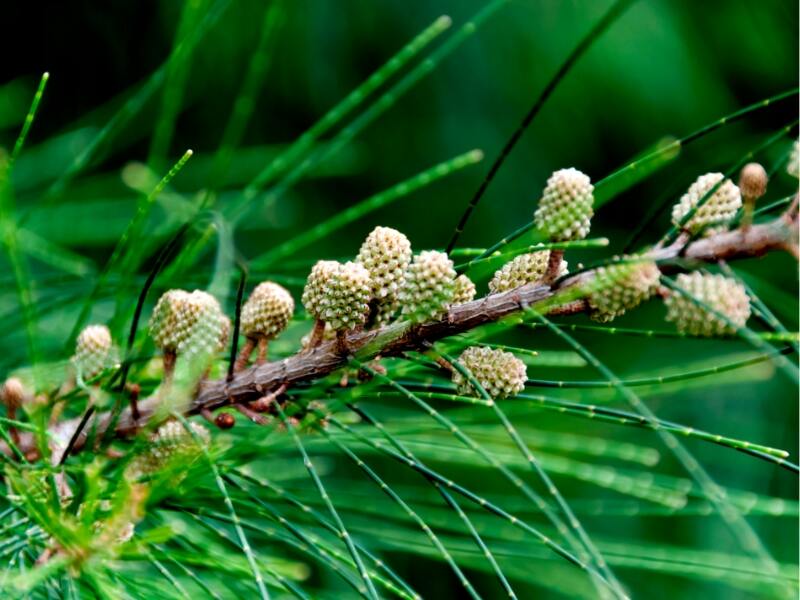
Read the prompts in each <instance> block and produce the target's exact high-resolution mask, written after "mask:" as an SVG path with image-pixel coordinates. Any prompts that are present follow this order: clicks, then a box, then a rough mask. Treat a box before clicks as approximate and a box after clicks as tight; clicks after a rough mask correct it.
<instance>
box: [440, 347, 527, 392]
mask: <svg viewBox="0 0 800 600" xmlns="http://www.w3.org/2000/svg"><path fill="white" fill-rule="evenodd" d="M458 362H459V363H461V364H462V365H463V366H464V367H465V368H466V369H467V370H468V371H469V372H470V373H471V374H472V376H473V377H474V378H475V379H476V380H477V382H478V383H479V384H480V386H481V387H482V388H483V389H484V390H486V393H487V394H489V396H491V397H492V398H508V397H509V396H516V395H517V394H519V393H520V392H521V391H522V390H523V389H525V382H526V381H527V379H528V374H527V370H526V368H525V363H524V362H522V361H521V360H520V359H518V358H517V357H516V356H514V355H513V354H511V353H510V352H503V351H502V350H495V349H492V348H486V347H483V346H470V347H469V348H467V349H466V350H464V352H462V353H461V356H460V357H459V358H458ZM453 383H455V384H456V386H458V393H459V394H460V395H462V396H479V395H480V393H479V392H478V391H477V390H476V389H475V388H474V387H473V386H472V385H471V384H470V382H469V380H468V379H467V378H466V377H464V376H463V375H462V374H461V373H459V372H458V370H457V369H453Z"/></svg>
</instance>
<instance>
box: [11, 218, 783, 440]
mask: <svg viewBox="0 0 800 600" xmlns="http://www.w3.org/2000/svg"><path fill="white" fill-rule="evenodd" d="M797 225H798V223H797V214H796V211H794V210H792V211H791V212H788V213H786V214H785V215H783V216H781V217H779V218H777V219H775V220H774V221H772V222H769V223H766V224H762V225H754V226H751V227H750V228H748V229H747V230H746V231H744V230H741V229H739V230H735V231H730V232H724V233H719V234H717V235H714V236H712V237H709V238H705V239H700V240H697V241H695V242H692V243H690V244H687V245H684V244H682V243H680V244H673V245H672V246H669V247H666V248H659V249H655V250H653V251H651V252H650V253H649V254H647V256H648V257H649V258H652V259H654V260H656V261H659V262H666V261H672V260H673V259H678V258H680V259H685V260H689V261H698V262H717V261H720V260H732V259H740V258H747V257H755V256H761V255H763V254H765V253H767V252H769V251H773V250H786V251H789V252H791V253H793V254H795V255H796V252H797V245H798V228H797ZM676 268H677V267H676V265H674V264H672V263H668V264H664V265H663V266H662V271H664V272H670V271H673V270H675V269H676ZM587 277H591V272H588V273H581V274H580V275H577V276H575V277H572V278H568V279H566V280H564V281H563V282H561V284H560V285H558V287H550V286H547V285H540V284H529V285H525V286H522V287H520V288H517V289H515V290H511V291H508V292H504V293H500V294H493V295H490V296H486V297H484V298H481V299H478V300H474V301H472V302H468V303H466V304H461V305H458V306H454V307H452V308H451V309H450V311H449V312H448V313H447V315H446V316H445V317H443V318H442V319H440V320H438V321H433V322H430V323H424V324H422V325H419V326H416V327H411V326H409V324H408V323H393V324H390V325H388V326H386V327H382V328H380V329H377V330H373V331H356V332H352V333H350V334H349V335H348V336H347V337H346V340H345V347H346V348H347V349H348V352H349V354H350V355H353V356H356V357H357V358H358V359H359V360H362V361H367V360H369V359H372V358H374V357H376V356H384V357H385V356H398V355H401V354H402V353H404V352H407V351H411V350H416V349H419V348H421V347H422V344H423V342H426V341H427V342H433V341H436V340H440V339H443V338H446V337H449V336H452V335H456V334H459V333H463V332H465V331H469V330H470V329H474V328H475V327H479V326H480V325H484V324H486V323H491V322H495V321H498V320H500V319H503V318H506V317H509V316H511V315H514V314H515V313H519V312H521V311H522V310H524V309H525V308H526V307H535V306H536V305H537V304H540V303H542V302H544V301H546V300H548V299H551V298H553V296H554V295H555V294H556V293H557V292H559V291H562V290H563V289H564V288H566V287H569V286H572V285H574V284H576V283H578V282H580V281H582V280H585V279H586V278H587ZM587 309H588V305H587V303H586V302H585V301H583V300H575V299H574V298H571V299H570V301H569V302H567V303H565V304H563V305H561V306H557V307H552V308H550V309H549V311H548V312H549V314H554V315H555V314H559V315H564V314H575V313H578V312H585V311H586V310H587ZM341 347H342V345H341V344H340V343H337V341H336V340H333V341H328V342H323V343H321V344H320V345H318V346H316V347H315V348H313V349H310V350H305V351H302V350H301V351H300V352H298V353H297V354H295V355H293V356H290V357H288V358H285V359H283V360H281V361H276V362H269V363H266V364H262V365H257V366H254V367H251V368H249V369H246V370H243V371H241V372H239V373H237V374H236V376H235V377H234V378H233V380H232V381H226V379H225V378H222V379H218V380H215V381H206V382H203V383H202V384H201V385H200V388H199V390H198V392H197V394H196V395H195V397H194V398H193V399H192V401H191V404H190V406H189V408H188V409H187V411H186V414H187V415H190V414H197V413H200V412H204V411H210V410H214V409H217V408H220V407H222V406H226V405H236V404H238V405H242V404H245V403H248V402H251V401H253V400H257V399H258V398H260V397H262V396H264V395H266V394H269V393H270V392H272V391H274V390H276V389H277V388H279V387H280V386H283V385H293V384H296V383H300V382H304V381H312V380H315V379H318V378H320V377H324V376H325V375H328V374H329V373H331V372H333V371H335V370H337V369H340V368H342V367H344V366H345V365H346V364H347V363H348V360H349V355H345V354H342V352H341ZM160 402H161V399H160V398H159V397H155V396H153V397H151V398H148V399H147V400H145V401H143V402H139V404H138V409H139V413H140V418H139V419H138V420H134V419H133V416H132V414H131V410H130V408H128V409H125V410H124V411H123V412H122V414H121V416H120V417H119V419H118V421H117V423H116V425H115V434H116V435H117V436H125V435H130V434H132V433H134V432H135V431H136V430H137V429H139V428H141V427H142V426H143V424H144V423H146V422H147V421H148V420H149V419H150V418H151V417H153V415H154V414H155V413H156V409H157V408H158V407H159V404H160ZM95 418H96V419H97V423H96V432H97V435H101V434H103V433H104V432H105V431H106V429H107V428H108V427H109V426H110V424H111V422H112V416H111V414H110V413H107V412H106V413H102V414H99V415H97V416H96V417H95ZM79 421H80V419H72V420H69V421H64V422H61V423H58V424H57V425H56V426H54V429H53V432H54V433H58V435H59V436H60V437H63V436H65V435H68V434H69V433H70V432H74V431H75V429H76V428H77V426H78V423H79ZM87 429H89V428H87ZM85 443H86V432H84V433H82V434H81V435H80V437H79V438H78V439H77V440H76V443H75V446H74V449H75V450H79V449H80V448H82V447H83V446H84V445H85ZM19 447H20V449H21V450H22V452H23V453H27V452H29V451H31V450H34V449H35V443H34V439H33V435H32V434H30V433H25V434H22V435H20V442H19ZM0 450H2V451H3V452H4V453H6V454H8V455H11V452H10V449H9V448H8V447H7V445H5V444H0Z"/></svg>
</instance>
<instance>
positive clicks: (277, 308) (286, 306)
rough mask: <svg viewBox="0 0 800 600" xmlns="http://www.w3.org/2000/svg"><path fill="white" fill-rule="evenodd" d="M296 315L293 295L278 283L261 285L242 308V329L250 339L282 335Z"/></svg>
mask: <svg viewBox="0 0 800 600" xmlns="http://www.w3.org/2000/svg"><path fill="white" fill-rule="evenodd" d="M292 313H294V299H293V298H292V295H291V294H290V293H289V292H288V291H287V290H286V289H285V288H284V287H283V286H280V285H278V284H277V283H273V282H271V281H264V282H263V283H259V284H258V285H257V286H256V288H255V289H254V290H253V292H252V293H251V294H250V297H249V298H248V299H247V302H245V303H244V306H242V315H241V329H242V333H243V334H244V335H245V336H247V337H249V338H259V337H262V338H266V339H272V338H275V337H277V336H278V335H280V333H281V332H283V330H284V329H286V326H287V325H288V324H289V321H290V320H291V318H292Z"/></svg>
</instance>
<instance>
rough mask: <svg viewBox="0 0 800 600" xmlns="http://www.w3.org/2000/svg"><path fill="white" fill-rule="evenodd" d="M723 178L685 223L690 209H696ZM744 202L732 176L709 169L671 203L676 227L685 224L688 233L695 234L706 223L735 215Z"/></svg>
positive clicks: (716, 221) (715, 223)
mask: <svg viewBox="0 0 800 600" xmlns="http://www.w3.org/2000/svg"><path fill="white" fill-rule="evenodd" d="M723 180H724V181H723ZM721 181H722V184H721V185H720V186H719V187H718V188H717V189H716V190H715V191H714V193H713V194H711V196H709V197H708V199H706V200H705V202H704V203H703V204H702V206H700V207H699V208H697V209H696V210H695V212H694V214H693V215H692V216H691V217H690V218H689V219H688V221H686V222H685V223H682V221H683V220H684V219H685V218H686V217H687V216H688V215H689V213H690V211H692V210H693V209H695V208H696V207H697V206H698V204H699V203H700V201H701V200H702V199H703V198H704V197H705V196H706V194H708V192H709V191H711V189H712V188H713V187H714V186H715V185H717V184H718V183H719V182H721ZM741 206H742V194H741V192H740V191H739V188H738V187H737V186H736V185H735V184H734V183H733V182H732V181H731V180H730V179H725V176H724V175H723V174H722V173H706V174H705V175H701V176H700V177H698V178H697V180H696V181H695V182H694V183H693V184H692V185H691V186H689V189H688V191H687V192H686V193H685V194H684V195H683V196H681V199H680V200H679V201H678V203H677V204H675V206H673V207H672V222H673V224H674V225H675V226H676V227H682V228H683V229H685V230H686V231H688V232H689V233H692V234H696V233H698V232H699V231H700V230H701V229H703V228H705V227H708V226H713V225H724V224H726V223H727V222H728V221H730V220H731V219H733V218H734V217H735V216H736V213H737V212H738V210H739V209H740V208H741Z"/></svg>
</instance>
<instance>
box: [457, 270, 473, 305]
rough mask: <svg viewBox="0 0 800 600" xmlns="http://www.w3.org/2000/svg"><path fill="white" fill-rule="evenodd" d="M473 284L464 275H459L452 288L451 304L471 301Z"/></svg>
mask: <svg viewBox="0 0 800 600" xmlns="http://www.w3.org/2000/svg"><path fill="white" fill-rule="evenodd" d="M475 291H476V290H475V284H474V283H472V280H471V279H470V278H469V277H467V276H466V275H459V276H458V277H456V280H455V287H454V288H453V301H452V305H453V306H457V305H459V304H464V303H466V302H471V301H472V299H473V298H475Z"/></svg>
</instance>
